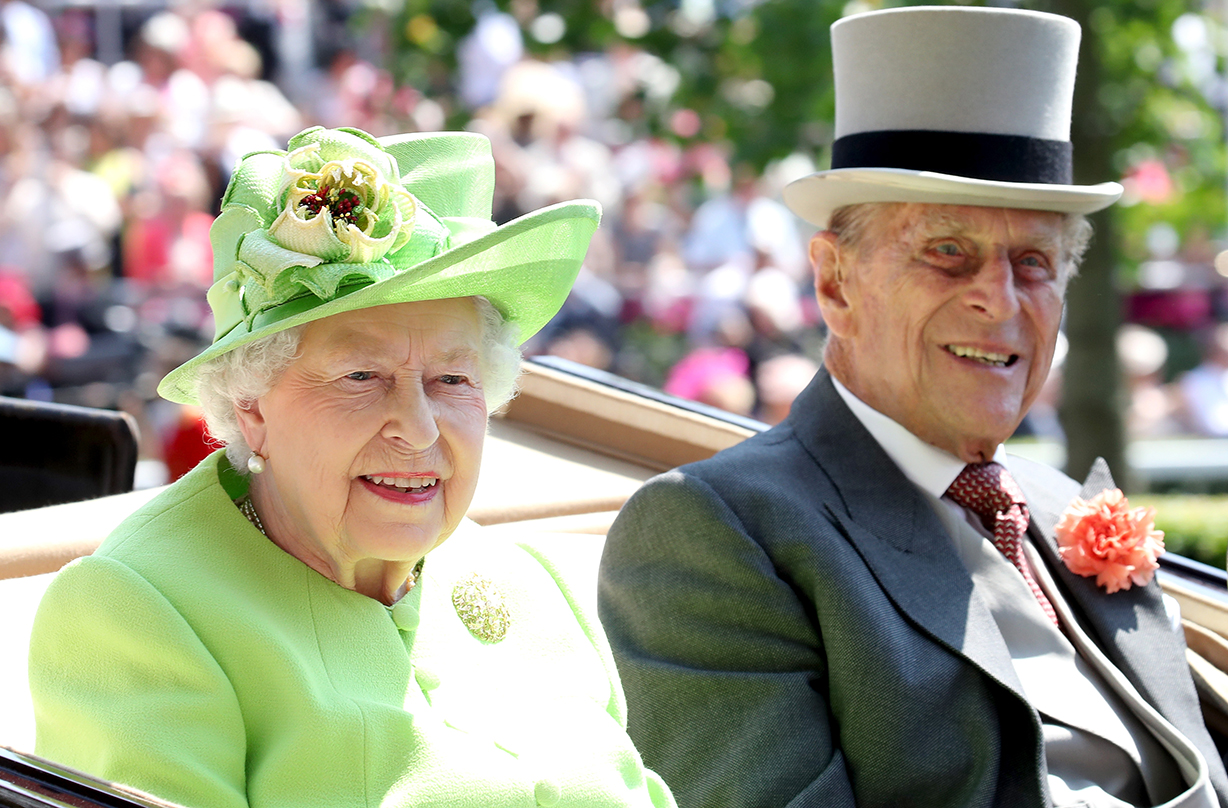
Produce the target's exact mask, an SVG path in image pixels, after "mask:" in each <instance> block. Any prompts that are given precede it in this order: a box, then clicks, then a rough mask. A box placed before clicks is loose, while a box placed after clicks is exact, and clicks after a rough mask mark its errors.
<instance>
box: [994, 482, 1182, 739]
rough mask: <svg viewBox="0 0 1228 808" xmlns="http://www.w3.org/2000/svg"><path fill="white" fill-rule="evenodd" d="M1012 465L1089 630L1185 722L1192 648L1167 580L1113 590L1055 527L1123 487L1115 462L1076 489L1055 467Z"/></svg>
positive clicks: (1036, 527)
mask: <svg viewBox="0 0 1228 808" xmlns="http://www.w3.org/2000/svg"><path fill="white" fill-rule="evenodd" d="M1011 469H1012V473H1015V476H1016V479H1017V480H1018V481H1019V485H1020V487H1021V488H1023V491H1024V494H1025V496H1026V497H1027V500H1028V508H1029V510H1030V511H1031V515H1032V524H1031V530H1030V532H1031V534H1032V538H1033V540H1034V543H1035V544H1036V547H1037V549H1038V550H1039V551H1040V554H1041V556H1043V557H1044V559H1045V562H1046V564H1047V565H1048V568H1049V571H1050V572H1051V574H1052V575H1053V577H1054V578H1055V579H1057V581H1058V582H1059V583H1060V585H1061V586H1062V587H1063V588H1064V590H1065V592H1064V594H1066V596H1067V600H1068V601H1070V602H1071V604H1072V605H1073V606H1074V607H1075V611H1076V612H1077V617H1078V619H1079V621H1080V624H1081V625H1082V627H1083V629H1084V631H1086V632H1087V634H1088V635H1089V636H1090V637H1091V638H1092V639H1093V640H1094V641H1095V642H1096V644H1097V645H1098V646H1099V647H1100V648H1101V649H1102V650H1103V651H1104V653H1105V655H1106V656H1107V657H1108V658H1109V660H1110V661H1112V663H1113V664H1114V665H1115V666H1117V668H1118V669H1120V670H1121V671H1122V673H1124V674H1125V675H1126V677H1127V678H1128V679H1129V680H1130V682H1131V684H1133V685H1134V686H1135V687H1136V688H1138V690H1139V692H1140V693H1141V694H1142V695H1143V697H1144V698H1146V699H1147V700H1148V701H1149V702H1150V703H1151V704H1152V705H1154V706H1155V707H1156V709H1158V710H1159V711H1160V712H1161V713H1163V714H1164V715H1165V716H1166V717H1167V718H1169V720H1174V721H1175V722H1176V723H1177V725H1178V726H1179V727H1180V726H1182V723H1181V721H1180V719H1177V718H1176V717H1177V716H1180V715H1182V714H1183V713H1186V712H1188V710H1187V709H1186V707H1185V700H1184V699H1183V698H1180V691H1181V690H1182V688H1181V687H1180V684H1181V683H1183V682H1185V681H1187V680H1188V678H1189V674H1188V672H1187V670H1186V663H1185V647H1184V644H1183V643H1182V641H1181V638H1180V637H1179V636H1178V634H1177V632H1176V631H1174V630H1173V627H1172V623H1171V622H1170V621H1169V617H1168V613H1167V612H1166V611H1165V609H1164V603H1163V600H1162V599H1161V591H1160V585H1159V583H1158V582H1157V581H1155V580H1153V581H1152V582H1151V583H1150V584H1149V585H1147V586H1145V587H1140V586H1134V587H1131V588H1130V589H1128V590H1120V591H1118V592H1114V593H1113V594H1111V595H1110V594H1107V593H1106V592H1105V591H1104V590H1103V589H1101V588H1100V587H1099V586H1097V585H1096V579H1095V578H1084V577H1083V576H1081V575H1075V574H1074V573H1072V572H1071V571H1070V570H1069V569H1068V568H1067V567H1066V565H1065V563H1063V562H1062V560H1061V556H1060V555H1059V554H1058V550H1057V537H1056V535H1055V533H1054V527H1056V525H1057V522H1058V520H1059V519H1060V518H1061V514H1062V511H1064V510H1065V509H1066V507H1067V506H1068V505H1069V504H1070V502H1071V500H1072V499H1073V498H1074V497H1075V496H1079V497H1081V498H1083V499H1089V498H1091V497H1093V496H1095V495H1096V494H1098V493H1100V492H1101V491H1103V490H1105V489H1106V488H1112V487H1115V485H1114V483H1113V477H1112V475H1111V474H1110V473H1109V469H1108V465H1107V464H1106V463H1105V462H1104V460H1103V459H1097V460H1096V462H1095V464H1093V466H1092V470H1091V472H1090V473H1089V475H1088V478H1087V481H1086V482H1085V483H1084V484H1083V486H1082V489H1081V490H1076V487H1077V485H1078V484H1077V483H1075V482H1074V481H1073V480H1071V479H1070V478H1068V477H1066V476H1065V475H1063V474H1060V473H1059V472H1057V471H1055V470H1053V469H1050V468H1048V467H1044V466H1039V465H1038V464H1033V463H1028V462H1027V461H1018V460H1016V459H1014V458H1012V464H1011Z"/></svg>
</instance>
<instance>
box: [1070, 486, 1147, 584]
mask: <svg viewBox="0 0 1228 808" xmlns="http://www.w3.org/2000/svg"><path fill="white" fill-rule="evenodd" d="M1055 531H1056V534H1057V542H1058V552H1059V553H1060V554H1061V556H1062V561H1063V562H1065V564H1066V566H1067V567H1068V568H1069V569H1070V571H1071V572H1073V573H1075V574H1076V575H1082V576H1083V577H1085V578H1089V577H1091V576H1093V575H1094V576H1096V584H1097V585H1098V586H1102V587H1104V589H1105V591H1107V592H1108V593H1109V594H1112V593H1113V592H1116V591H1118V590H1119V589H1129V588H1130V587H1131V586H1132V585H1134V584H1138V585H1139V586H1146V585H1147V584H1148V582H1150V581H1151V578H1152V576H1154V575H1155V571H1156V570H1157V569H1158V568H1159V566H1160V564H1159V562H1158V561H1157V559H1158V558H1159V556H1160V555H1161V554H1162V553H1163V552H1164V531H1162V530H1156V529H1155V509H1154V508H1131V507H1130V503H1129V501H1128V500H1127V499H1126V497H1125V495H1124V494H1122V492H1121V489H1118V488H1113V489H1109V490H1106V491H1102V492H1100V493H1099V494H1097V495H1096V496H1094V497H1092V498H1091V499H1090V500H1083V499H1081V498H1076V499H1075V501H1074V502H1072V503H1071V504H1070V507H1068V508H1067V509H1066V511H1065V513H1063V514H1062V518H1061V519H1060V520H1059V521H1058V523H1057V527H1056V528H1055Z"/></svg>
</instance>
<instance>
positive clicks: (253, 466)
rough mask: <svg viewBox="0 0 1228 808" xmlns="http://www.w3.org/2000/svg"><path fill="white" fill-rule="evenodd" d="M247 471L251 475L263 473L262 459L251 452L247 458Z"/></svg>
mask: <svg viewBox="0 0 1228 808" xmlns="http://www.w3.org/2000/svg"><path fill="white" fill-rule="evenodd" d="M247 470H248V471H250V472H251V473H252V474H263V473H264V458H263V457H261V456H260V455H258V454H256V453H255V452H252V453H251V455H249V456H248V458H247Z"/></svg>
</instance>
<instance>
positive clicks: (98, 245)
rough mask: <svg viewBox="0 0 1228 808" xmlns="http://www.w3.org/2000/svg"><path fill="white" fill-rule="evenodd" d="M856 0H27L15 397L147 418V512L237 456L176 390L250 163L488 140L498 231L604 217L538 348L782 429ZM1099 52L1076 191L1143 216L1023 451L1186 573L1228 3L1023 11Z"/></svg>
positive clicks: (1100, 243)
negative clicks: (846, 22)
mask: <svg viewBox="0 0 1228 808" xmlns="http://www.w3.org/2000/svg"><path fill="white" fill-rule="evenodd" d="M894 5H904V4H901V3H880V2H865V1H863V0H854V1H853V2H833V1H832V0H588V1H587V2H585V1H584V0H497V2H496V0H476V2H469V0H334V1H333V2H306V0H251V1H250V2H229V3H221V2H135V1H133V2H127V1H126V0H125V1H122V2H121V1H120V0H96V2H77V1H76V0H60V1H58V2H52V1H51V0H0V395H5V396H11V397H17V398H29V399H36V400H44V401H57V402H63V403H70V404H81V405H87V406H93V407H103V408H110V409H118V410H123V411H125V412H128V413H130V414H131V415H133V416H134V417H135V418H136V419H137V421H138V423H139V424H140V427H141V447H140V451H141V458H142V460H141V462H140V464H139V466H138V481H137V484H138V486H152V485H159V484H162V483H165V482H168V481H170V480H172V479H174V478H176V477H177V476H179V475H181V474H182V473H184V472H185V471H186V470H187V469H189V468H191V466H192V465H194V464H195V462H196V461H197V460H199V459H200V458H201V457H202V456H204V454H206V453H207V452H208V451H209V450H210V447H209V446H208V439H207V436H206V435H205V433H204V430H203V426H202V425H201V422H200V419H199V415H198V413H197V412H195V411H193V410H191V409H190V408H183V407H179V406H177V405H172V404H170V403H168V402H165V401H162V400H160V399H159V398H158V397H157V395H156V393H155V387H156V385H157V382H158V380H159V379H160V378H161V377H162V375H163V374H164V373H165V372H166V371H167V370H169V369H170V368H172V367H174V366H175V365H177V364H179V363H180V362H182V361H184V360H186V359H187V358H189V357H190V356H192V355H194V354H195V353H196V352H197V351H198V350H199V349H200V348H201V347H202V346H203V345H204V344H206V343H207V342H208V340H209V339H210V338H211V336H212V322H211V318H210V315H209V310H208V306H207V304H206V302H205V291H206V289H207V288H208V286H209V285H210V283H211V282H212V264H211V253H210V247H209V241H208V230H209V226H210V224H211V222H212V220H213V217H214V215H215V213H216V210H217V204H218V200H219V197H220V195H221V192H222V190H223V189H224V188H225V185H226V182H227V180H228V176H229V172H230V170H231V167H232V166H233V165H234V163H235V162H236V160H237V159H238V158H239V157H241V156H242V155H244V154H246V153H248V152H251V151H255V150H259V149H276V148H282V147H284V145H285V141H286V139H287V138H288V137H289V136H291V135H293V134H294V133H296V132H298V131H299V130H301V129H303V128H305V127H307V126H312V125H316V124H320V125H324V126H329V127H336V126H355V127H359V128H362V129H365V130H367V131H368V132H371V133H373V134H376V135H385V134H392V133H398V132H407V131H428V130H439V129H462V128H463V129H469V130H472V131H477V132H481V133H483V134H485V135H487V136H489V137H490V138H491V140H492V142H493V144H494V150H495V158H496V163H497V182H498V185H497V191H496V200H495V211H494V213H495V218H496V219H497V220H499V221H500V222H503V221H507V220H510V219H513V218H515V217H516V216H518V215H520V214H521V213H523V212H525V211H528V210H531V209H533V208H537V207H540V206H542V205H546V204H549V203H551V202H554V201H558V200H563V199H570V198H574V197H591V198H595V199H597V200H599V201H600V202H601V203H602V204H603V205H604V207H605V219H604V221H603V225H602V228H601V230H600V231H599V232H598V235H597V238H596V240H595V241H594V243H593V247H592V249H591V250H590V252H589V256H588V260H587V262H586V266H585V268H584V270H583V272H582V274H581V277H580V280H579V282H578V283H577V285H576V288H575V290H574V292H573V294H572V295H571V297H570V299H569V300H568V303H567V305H566V306H565V307H564V309H563V311H562V312H561V313H560V315H559V316H558V317H557V318H556V319H555V320H554V321H553V322H552V323H551V324H550V325H549V326H548V327H547V328H546V329H545V330H544V331H543V332H542V333H541V334H540V335H539V336H538V337H536V338H534V340H533V341H532V343H531V344H530V345H529V346H528V349H529V350H528V352H529V353H530V354H552V355H556V356H561V357H565V358H567V359H571V360H574V361H577V362H580V363H583V364H585V365H589V366H592V367H595V368H599V369H603V370H608V371H611V372H613V373H616V374H619V375H621V376H625V377H627V378H630V379H633V380H636V381H639V382H644V383H647V384H650V385H653V386H656V387H661V388H663V389H664V390H666V391H667V392H670V393H674V394H676V395H679V396H683V397H685V398H688V399H692V400H695V401H699V402H702V403H705V404H709V405H712V406H716V407H720V408H722V409H725V410H728V411H731V412H735V413H739V414H742V415H749V416H752V417H755V418H758V419H761V420H763V421H766V422H769V423H775V422H776V421H779V420H780V419H781V418H783V417H784V415H785V414H787V412H788V409H789V405H790V403H791V402H792V400H793V397H794V396H795V395H796V394H797V393H798V392H799V391H800V390H801V389H802V388H803V387H804V386H805V384H806V383H807V382H808V381H809V379H810V377H811V376H812V375H813V373H814V371H815V369H816V368H817V362H818V360H819V357H820V352H821V345H822V338H823V324H822V322H821V321H820V318H819V315H818V311H817V307H816V305H815V303H814V299H813V290H812V285H811V279H810V273H809V265H808V262H807V260H806V257H805V244H806V241H807V240H808V238H809V236H810V235H811V230H809V229H808V226H806V225H805V224H804V223H803V222H801V221H800V220H798V219H796V218H795V217H794V216H793V215H792V214H791V213H789V212H788V211H787V210H786V209H785V208H784V207H783V205H782V204H781V203H780V201H779V198H780V190H781V188H782V187H783V185H784V184H785V183H787V182H788V181H790V180H792V179H795V178H796V177H799V176H802V175H804V174H806V173H808V172H810V171H813V170H816V169H819V168H825V167H826V166H827V165H828V150H829V148H830V144H831V139H832V126H831V120H832V110H833V98H832V88H831V56H830V45H829V40H828V27H829V26H830V24H831V23H832V22H834V21H835V20H837V19H839V18H840V17H841V16H844V15H847V14H851V13H856V12H860V11H867V10H872V9H876V8H884V7H888V6H894ZM993 5H1012V6H1019V7H1024V8H1034V9H1040V10H1047V11H1055V12H1058V13H1062V14H1066V15H1068V16H1071V17H1073V18H1075V19H1077V20H1078V21H1079V22H1080V23H1081V24H1082V26H1083V31H1084V40H1083V50H1082V54H1081V57H1080V73H1079V84H1078V88H1077V90H1076V93H1077V96H1076V104H1075V107H1076V119H1075V121H1074V133H1073V136H1074V140H1075V156H1076V181H1078V182H1081V183H1094V182H1099V181H1103V180H1108V179H1113V180H1119V181H1121V182H1122V183H1123V184H1124V185H1125V187H1126V195H1125V198H1124V199H1123V200H1122V202H1121V203H1119V204H1118V205H1116V206H1115V207H1113V208H1111V209H1110V210H1108V211H1106V212H1104V213H1103V214H1099V215H1097V216H1096V217H1095V218H1094V224H1095V225H1096V232H1097V236H1096V238H1095V241H1094V243H1093V247H1092V250H1091V251H1090V253H1089V255H1088V258H1087V261H1086V263H1085V265H1084V268H1083V271H1082V273H1081V276H1080V278H1079V279H1078V280H1077V281H1076V282H1075V284H1074V286H1073V287H1072V289H1071V291H1070V297H1069V305H1068V311H1067V316H1066V321H1065V323H1064V333H1063V336H1062V340H1061V345H1060V346H1059V353H1058V361H1057V362H1056V363H1055V367H1054V370H1053V373H1052V376H1051V378H1050V380H1049V383H1048V385H1047V386H1046V388H1045V391H1044V393H1043V395H1042V397H1041V399H1040V400H1039V401H1038V402H1037V404H1036V405H1035V406H1034V408H1033V410H1032V412H1031V413H1029V415H1028V417H1027V419H1026V420H1025V422H1024V424H1023V425H1022V426H1021V428H1020V430H1019V434H1018V435H1017V436H1016V438H1015V439H1013V441H1012V443H1013V449H1014V451H1017V452H1019V453H1021V454H1028V455H1031V456H1034V457H1037V458H1040V459H1042V460H1045V461H1047V462H1050V463H1053V464H1055V465H1058V466H1065V467H1066V469H1067V471H1068V472H1069V473H1071V474H1072V475H1074V476H1081V475H1082V474H1083V473H1084V472H1085V471H1086V470H1087V468H1088V467H1089V466H1090V464H1091V461H1092V459H1093V458H1094V457H1096V456H1104V457H1106V458H1107V459H1108V460H1109V462H1110V465H1111V466H1112V467H1113V468H1114V471H1115V473H1116V474H1117V476H1118V478H1119V480H1120V481H1121V482H1122V483H1123V484H1124V486H1125V487H1126V488H1127V490H1128V491H1129V492H1130V493H1131V494H1132V497H1131V498H1132V501H1136V502H1139V503H1142V504H1148V505H1154V506H1155V507H1157V509H1158V517H1157V520H1158V524H1159V526H1160V527H1161V528H1163V529H1165V530H1166V531H1167V533H1168V540H1169V545H1170V548H1172V549H1174V550H1176V551H1177V552H1181V553H1183V554H1186V555H1189V556H1192V557H1194V558H1197V559H1200V560H1203V561H1205V562H1207V563H1212V564H1215V565H1217V566H1220V567H1223V566H1224V556H1225V548H1226V547H1228V277H1225V275H1224V274H1221V273H1220V272H1217V271H1216V269H1215V266H1214V262H1213V259H1214V257H1215V255H1216V253H1217V251H1219V250H1221V249H1223V248H1224V247H1225V246H1226V245H1228V173H1226V170H1225V166H1226V155H1228V150H1226V148H1225V131H1226V129H1225V116H1226V115H1228V59H1226V58H1225V57H1226V56H1228V3H1226V2H1224V0H1208V2H1202V3H1200V2H1195V1H1194V0H1190V1H1188V2H1186V1H1184V0H1183V1H1177V0H1131V1H1129V2H1128V1H1127V0H1099V1H1098V2H1094V3H1093V2H1090V1H1088V2H1076V0H1066V1H1065V2H1047V3H1007V2H999V3H993Z"/></svg>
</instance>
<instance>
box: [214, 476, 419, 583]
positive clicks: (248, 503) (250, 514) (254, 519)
mask: <svg viewBox="0 0 1228 808" xmlns="http://www.w3.org/2000/svg"><path fill="white" fill-rule="evenodd" d="M235 504H236V505H238V506H239V512H240V513H241V514H243V515H244V516H246V517H247V521H249V522H251V523H252V525H254V526H255V528H256V530H259V531H260V532H261V533H262V534H264V536H265V537H266V538H267V537H268V535H269V534H268V532H267V531H265V529H264V523H263V522H261V521H260V514H258V513H256V505H255V504H254V503H253V502H252V498H251V495H250V494H249V495H247V496H245V497H243V499H240V500H238V501H237V502H236V503H235ZM425 561H426V556H423V557H422V558H420V559H418V563H417V564H415V565H414V568H413V570H412V571H410V573H409V577H408V578H406V579H405V592H406V593H407V594H408V593H409V591H410V590H411V589H413V588H414V587H415V586H417V585H418V577H419V576H420V575H421V574H422V565H423V563H424V562H425Z"/></svg>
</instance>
